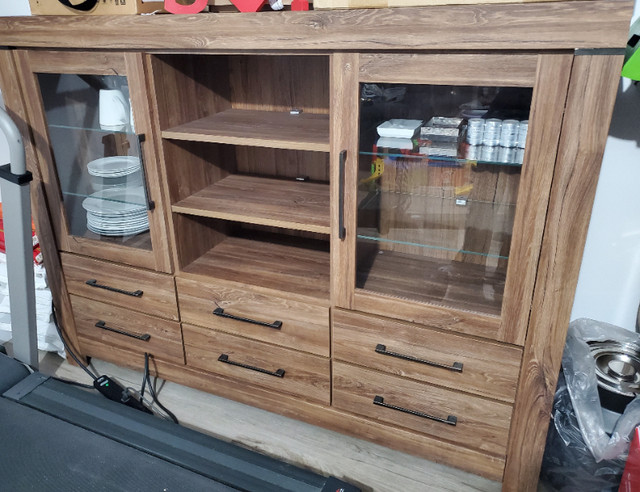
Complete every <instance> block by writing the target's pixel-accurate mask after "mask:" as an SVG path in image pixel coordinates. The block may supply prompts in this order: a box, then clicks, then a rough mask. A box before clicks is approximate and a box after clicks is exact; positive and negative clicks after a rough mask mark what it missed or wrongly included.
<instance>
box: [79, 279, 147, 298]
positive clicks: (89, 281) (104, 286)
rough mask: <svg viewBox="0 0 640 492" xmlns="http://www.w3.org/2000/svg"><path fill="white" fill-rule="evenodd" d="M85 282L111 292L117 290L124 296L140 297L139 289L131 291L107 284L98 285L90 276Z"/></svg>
mask: <svg viewBox="0 0 640 492" xmlns="http://www.w3.org/2000/svg"><path fill="white" fill-rule="evenodd" d="M85 284H87V285H90V286H91V287H98V288H99V289H104V290H110V291H111V292H117V293H118V294H124V295H126V296H131V297H142V291H141V290H136V291H133V292H132V291H129V290H122V289H117V288H115V287H109V286H108V285H100V284H99V283H98V281H97V280H96V279H95V278H92V279H91V280H87V281H86V282H85Z"/></svg>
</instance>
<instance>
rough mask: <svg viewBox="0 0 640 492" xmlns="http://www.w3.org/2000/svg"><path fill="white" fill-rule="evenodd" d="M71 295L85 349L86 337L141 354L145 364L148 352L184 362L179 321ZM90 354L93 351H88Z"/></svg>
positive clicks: (74, 314) (81, 342)
mask: <svg viewBox="0 0 640 492" xmlns="http://www.w3.org/2000/svg"><path fill="white" fill-rule="evenodd" d="M69 297H70V298H71V307H72V309H73V316H74V319H75V321H76V330H77V332H78V339H79V340H80V345H81V349H82V350H83V351H84V348H85V347H83V346H82V345H83V340H90V341H92V342H99V343H100V344H101V345H104V346H106V347H113V348H119V349H125V350H129V351H131V352H135V353H137V354H140V361H141V363H142V364H144V357H143V355H144V353H145V352H147V353H149V354H153V356H154V357H156V358H158V359H164V360H166V361H170V362H175V363H178V364H184V352H183V349H182V335H181V333H180V324H179V323H177V322H175V321H169V320H165V319H160V318H156V317H153V316H148V315H146V314H142V313H136V312H133V311H130V310H128V309H123V308H119V307H116V306H112V305H110V304H105V303H103V302H97V301H94V300H91V299H85V298H84V297H78V296H74V295H71V296H69ZM87 355H92V354H91V352H90V351H87ZM141 367H142V366H141Z"/></svg>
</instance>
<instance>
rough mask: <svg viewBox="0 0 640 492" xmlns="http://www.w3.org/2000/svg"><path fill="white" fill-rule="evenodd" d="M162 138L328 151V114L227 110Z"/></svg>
mask: <svg viewBox="0 0 640 492" xmlns="http://www.w3.org/2000/svg"><path fill="white" fill-rule="evenodd" d="M162 136H163V137H164V138H169V139H174V140H188V141H195V142H212V143H224V144H233V145H249V146H254V147H271V148H276V149H289V150H314V151H321V152H329V115H326V114H312V113H301V114H299V115H291V114H289V113H279V112H273V111H250V110H241V109H228V110H226V111H223V112H221V113H216V114H214V115H211V116H207V117H206V118H201V119H199V120H196V121H191V122H189V123H185V124H184V125H179V126H176V127H174V128H170V129H168V130H164V131H163V132H162Z"/></svg>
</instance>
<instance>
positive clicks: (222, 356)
mask: <svg viewBox="0 0 640 492" xmlns="http://www.w3.org/2000/svg"><path fill="white" fill-rule="evenodd" d="M218 360H219V361H220V362H224V363H225V364H231V365H232V366H238V367H244V368H245V369H251V370H252V371H257V372H261V373H262V374H268V375H269V376H275V377H277V378H283V377H284V369H276V370H275V371H267V370H266V369H262V368H261V367H255V366H249V365H247V364H242V363H241V362H234V361H232V360H229V356H228V355H227V354H220V357H218Z"/></svg>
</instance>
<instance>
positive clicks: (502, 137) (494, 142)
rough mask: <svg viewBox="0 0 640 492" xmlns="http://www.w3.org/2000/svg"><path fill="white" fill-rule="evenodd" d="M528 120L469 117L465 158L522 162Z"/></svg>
mask: <svg viewBox="0 0 640 492" xmlns="http://www.w3.org/2000/svg"><path fill="white" fill-rule="evenodd" d="M528 129H529V121H528V120H525V121H518V120H499V119H497V118H490V119H487V120H485V119H483V118H469V121H468V123H467V143H468V144H469V148H468V150H467V159H470V160H478V161H489V162H504V163H518V164H522V161H523V159H524V146H525V143H526V141H527V131H528Z"/></svg>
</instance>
